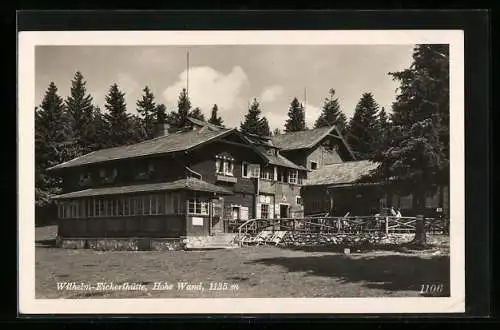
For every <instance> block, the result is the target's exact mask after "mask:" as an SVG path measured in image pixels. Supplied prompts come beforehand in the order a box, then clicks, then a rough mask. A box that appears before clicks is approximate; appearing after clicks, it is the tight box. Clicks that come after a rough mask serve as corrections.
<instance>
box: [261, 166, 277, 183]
mask: <svg viewBox="0 0 500 330" xmlns="http://www.w3.org/2000/svg"><path fill="white" fill-rule="evenodd" d="M259 178H260V179H261V180H267V181H274V166H264V167H262V169H261V170H260V174H259Z"/></svg>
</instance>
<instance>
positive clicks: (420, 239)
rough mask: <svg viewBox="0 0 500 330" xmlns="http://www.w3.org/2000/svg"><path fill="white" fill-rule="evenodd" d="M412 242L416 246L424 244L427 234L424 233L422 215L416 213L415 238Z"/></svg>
mask: <svg viewBox="0 0 500 330" xmlns="http://www.w3.org/2000/svg"><path fill="white" fill-rule="evenodd" d="M412 243H413V245H417V246H425V245H426V244H427V235H426V234H425V226H424V216H423V215H417V219H416V222H415V238H414V239H413V242H412Z"/></svg>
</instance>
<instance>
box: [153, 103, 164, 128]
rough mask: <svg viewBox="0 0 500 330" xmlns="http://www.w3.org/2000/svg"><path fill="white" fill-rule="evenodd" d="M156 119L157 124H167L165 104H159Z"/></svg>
mask: <svg viewBox="0 0 500 330" xmlns="http://www.w3.org/2000/svg"><path fill="white" fill-rule="evenodd" d="M155 119H156V123H157V124H163V123H165V120H166V119H167V107H166V106H165V104H158V105H157V106H156V109H155Z"/></svg>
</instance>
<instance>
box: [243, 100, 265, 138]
mask: <svg viewBox="0 0 500 330" xmlns="http://www.w3.org/2000/svg"><path fill="white" fill-rule="evenodd" d="M261 112H262V111H261V110H260V103H259V102H258V101H257V99H256V98H254V99H253V101H252V104H250V107H249V108H248V112H247V114H246V115H245V120H244V121H243V122H242V123H240V130H241V131H242V132H243V133H249V134H259V133H260V132H261V130H262V123H261V118H260V115H261Z"/></svg>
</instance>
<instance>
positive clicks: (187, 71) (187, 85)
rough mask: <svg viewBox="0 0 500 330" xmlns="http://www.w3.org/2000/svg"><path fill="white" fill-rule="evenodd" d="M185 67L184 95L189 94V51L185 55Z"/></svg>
mask: <svg viewBox="0 0 500 330" xmlns="http://www.w3.org/2000/svg"><path fill="white" fill-rule="evenodd" d="M186 57H187V58H186V62H187V69H186V95H187V96H189V51H188V52H187V56H186Z"/></svg>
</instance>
